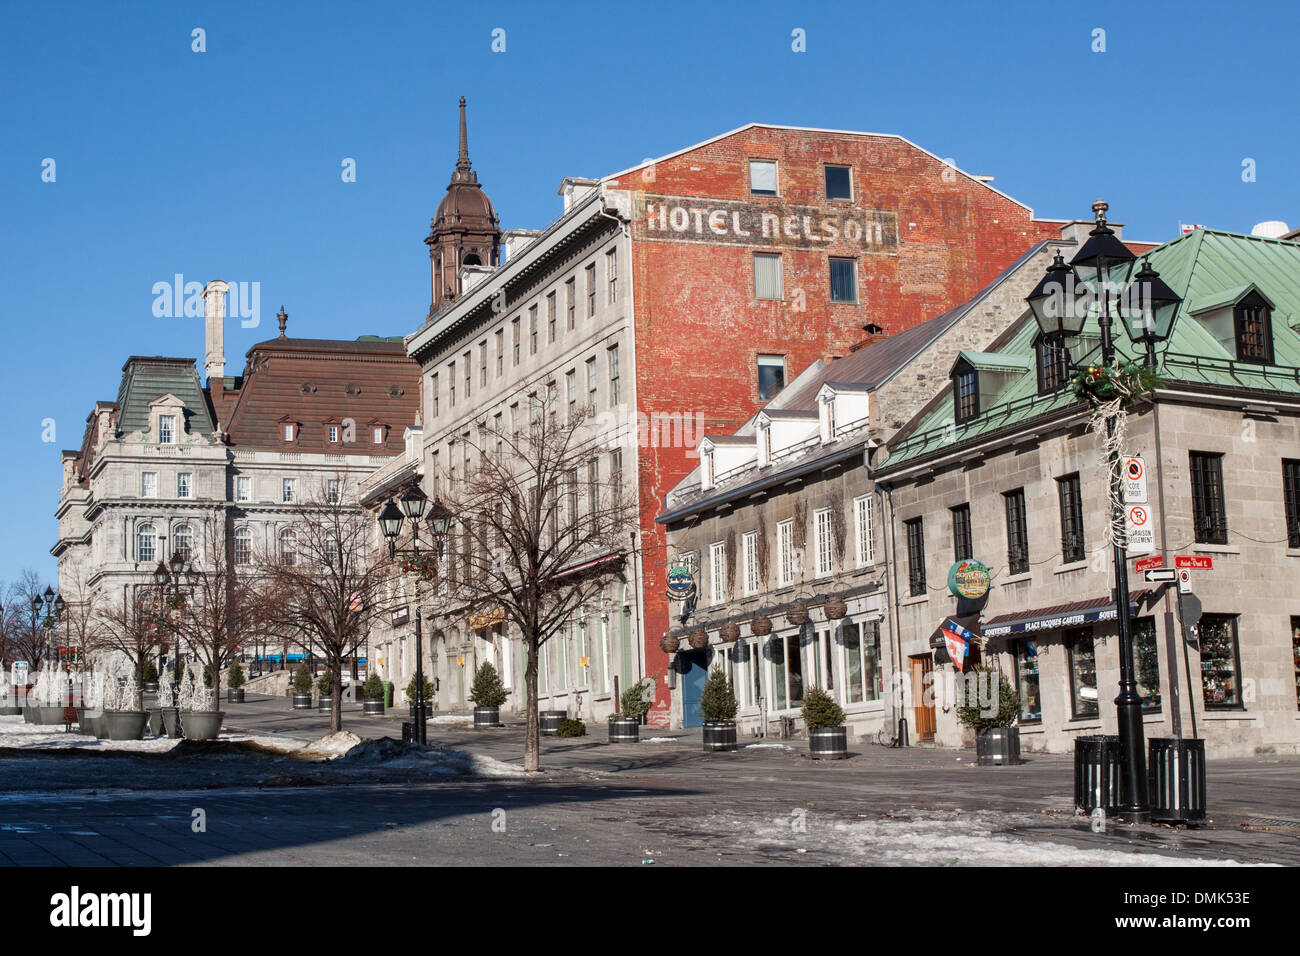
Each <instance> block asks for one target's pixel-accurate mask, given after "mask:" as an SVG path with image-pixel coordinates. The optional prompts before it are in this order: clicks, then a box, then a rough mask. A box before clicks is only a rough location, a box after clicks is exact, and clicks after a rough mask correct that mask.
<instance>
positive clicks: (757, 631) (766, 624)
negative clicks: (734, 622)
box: [749, 614, 772, 637]
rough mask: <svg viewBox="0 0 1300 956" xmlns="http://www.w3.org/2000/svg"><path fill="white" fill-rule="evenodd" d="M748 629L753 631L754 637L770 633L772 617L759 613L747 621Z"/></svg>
mask: <svg viewBox="0 0 1300 956" xmlns="http://www.w3.org/2000/svg"><path fill="white" fill-rule="evenodd" d="M749 629H750V630H751V631H753V633H754V636H755V637H765V636H766V635H768V634H771V633H772V619H771V618H770V617H768V616H766V615H764V614H760V615H758V617H756V618H754V619H753V620H752V621H750V622H749Z"/></svg>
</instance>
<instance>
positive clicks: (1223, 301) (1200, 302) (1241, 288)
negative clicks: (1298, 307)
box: [1183, 282, 1277, 315]
mask: <svg viewBox="0 0 1300 956" xmlns="http://www.w3.org/2000/svg"><path fill="white" fill-rule="evenodd" d="M1251 292H1258V293H1259V294H1260V295H1261V296H1263V297H1264V300H1265V301H1267V302H1268V306H1269V308H1270V309H1272V308H1276V307H1277V306H1276V305H1275V304H1274V303H1273V301H1272V300H1270V299H1269V297H1268V296H1266V295H1264V293H1263V292H1262V291H1260V288H1259V286H1257V285H1255V283H1253V282H1247V283H1246V284H1245V285H1236V286H1233V287H1232V288H1231V289H1223V290H1222V291H1219V292H1211V293H1208V294H1207V295H1204V296H1201V297H1200V298H1195V299H1188V300H1187V302H1186V303H1185V304H1184V305H1183V310H1184V311H1185V312H1186V313H1187V314H1188V315H1198V314H1200V313H1201V312H1210V311H1213V310H1215V309H1226V308H1228V307H1229V306H1232V305H1236V304H1237V303H1238V302H1240V301H1241V300H1242V299H1244V298H1245V297H1246V296H1247V295H1248V294H1249V293H1251Z"/></svg>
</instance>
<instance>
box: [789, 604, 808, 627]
mask: <svg viewBox="0 0 1300 956" xmlns="http://www.w3.org/2000/svg"><path fill="white" fill-rule="evenodd" d="M785 619H786V620H787V621H789V622H790V623H791V624H792V625H794V626H795V627H803V625H804V622H806V621H807V620H808V605H807V604H805V603H804V602H803V601H795V602H794V603H793V604H791V605H790V606H789V607H788V608H786V609H785Z"/></svg>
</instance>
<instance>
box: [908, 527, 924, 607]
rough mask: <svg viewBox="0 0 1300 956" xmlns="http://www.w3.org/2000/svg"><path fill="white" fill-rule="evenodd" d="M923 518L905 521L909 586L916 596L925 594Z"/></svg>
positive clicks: (910, 591) (912, 593)
mask: <svg viewBox="0 0 1300 956" xmlns="http://www.w3.org/2000/svg"><path fill="white" fill-rule="evenodd" d="M923 520H924V519H922V518H913V519H912V520H910V521H904V522H903V527H904V528H906V529H907V586H908V593H910V594H911V595H913V596H914V597H916V596H920V595H922V594H925V529H924V527H923V525H922V521H923Z"/></svg>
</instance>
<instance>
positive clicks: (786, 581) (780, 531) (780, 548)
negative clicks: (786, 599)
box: [776, 520, 794, 588]
mask: <svg viewBox="0 0 1300 956" xmlns="http://www.w3.org/2000/svg"><path fill="white" fill-rule="evenodd" d="M776 584H777V587H782V588H784V587H789V586H790V585H791V584H794V521H793V520H786V521H782V522H779V523H778V524H777V526H776Z"/></svg>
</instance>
